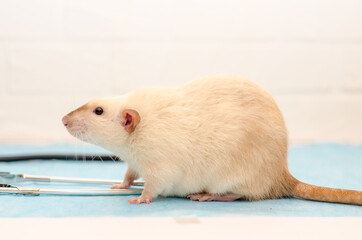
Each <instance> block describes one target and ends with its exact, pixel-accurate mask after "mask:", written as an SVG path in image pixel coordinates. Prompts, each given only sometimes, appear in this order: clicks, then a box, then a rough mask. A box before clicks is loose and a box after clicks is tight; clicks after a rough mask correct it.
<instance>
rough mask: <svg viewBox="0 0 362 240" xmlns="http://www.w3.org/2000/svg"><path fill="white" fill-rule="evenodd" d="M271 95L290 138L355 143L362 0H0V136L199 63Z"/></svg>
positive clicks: (22, 134) (47, 123) (179, 76)
mask: <svg viewBox="0 0 362 240" xmlns="http://www.w3.org/2000/svg"><path fill="white" fill-rule="evenodd" d="M215 74H236V75H240V76H244V77H246V78H249V79H251V80H253V81H255V82H257V83H258V84H260V85H261V86H263V87H264V88H265V89H267V90H269V91H270V92H271V93H272V94H273V95H274V96H275V98H276V100H277V101H278V103H279V104H280V107H281V109H282V111H283V113H284V115H285V118H286V122H287V125H288V129H289V132H290V138H291V140H292V141H293V142H310V141H340V142H353V143H362V124H361V122H362V1H359V0H345V1H342V0H339V1H336V0H334V1H332V0H305V1H299V0H298V1H297V0H274V1H268V0H255V1H242V0H229V1H223V0H183V1H168V0H152V1H148V0H138V1H126V0H106V1H100V0H52V1H47V0H36V1H26V0H0V107H1V111H0V142H9V141H26V142H34V141H37V142H44V141H64V140H71V139H72V138H71V137H70V136H69V135H68V133H67V132H66V131H65V129H63V126H62V125H61V123H60V119H61V117H62V115H64V114H65V113H67V112H68V111H70V110H72V109H73V108H75V107H76V106H79V105H81V104H83V103H84V102H86V101H87V100H89V99H91V98H94V97H98V96H106V95H114V94H122V93H125V92H127V91H129V90H132V89H134V88H137V87H141V86H149V85H163V86H177V85H180V84H183V83H185V82H188V81H191V80H193V79H196V78H199V77H203V76H206V75H215Z"/></svg>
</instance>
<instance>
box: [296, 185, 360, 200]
mask: <svg viewBox="0 0 362 240" xmlns="http://www.w3.org/2000/svg"><path fill="white" fill-rule="evenodd" d="M292 196H293V197H295V198H301V199H307V200H313V201H321V202H332V203H345V204H354V205H362V192H360V191H355V190H345V189H338V188H327V187H318V186H313V185H309V184H306V183H303V182H300V181H298V180H297V181H296V184H295V186H294V188H293V190H292Z"/></svg>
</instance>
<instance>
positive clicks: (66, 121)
mask: <svg viewBox="0 0 362 240" xmlns="http://www.w3.org/2000/svg"><path fill="white" fill-rule="evenodd" d="M62 122H63V124H64V126H66V127H67V126H68V125H69V117H68V115H66V116H64V117H63V118H62Z"/></svg>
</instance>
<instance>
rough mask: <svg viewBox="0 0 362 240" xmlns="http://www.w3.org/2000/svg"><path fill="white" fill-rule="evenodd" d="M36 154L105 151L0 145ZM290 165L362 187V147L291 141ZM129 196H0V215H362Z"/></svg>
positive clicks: (96, 172)
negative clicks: (143, 200)
mask: <svg viewBox="0 0 362 240" xmlns="http://www.w3.org/2000/svg"><path fill="white" fill-rule="evenodd" d="M39 153H44V154H45V153H68V154H73V153H78V154H80V155H82V154H85V153H91V154H98V153H100V154H101V153H107V152H106V151H104V150H102V149H100V148H97V147H93V146H90V145H78V146H76V145H70V144H52V145H7V144H2V145H0V156H5V155H6V156H9V155H19V154H39ZM289 169H290V171H291V173H292V174H293V175H294V176H295V177H296V178H298V179H299V180H301V181H304V182H307V183H311V184H314V185H320V186H325V187H336V188H346V189H354V190H360V191H362V146H361V145H343V144H336V143H319V144H310V145H294V146H291V147H290V150H289ZM125 170H126V165H125V164H124V163H122V162H119V161H116V162H112V161H105V162H101V161H83V160H82V159H81V158H79V159H77V160H66V161H58V160H50V161H41V160H32V161H21V162H0V172H1V171H2V172H12V173H24V174H38V175H49V176H64V177H87V178H105V179H122V177H123V175H124V173H125ZM18 186H23V187H30V186H37V187H41V188H86V186H84V185H75V184H72V185H70V184H49V183H48V184H47V183H41V184H40V183H21V184H18ZM105 187H107V188H108V186H105ZM88 188H89V186H88ZM93 188H94V187H93ZM128 198H130V196H50V195H40V196H26V195H10V194H0V203H1V204H0V217H243V216H273V217H276V216H279V217H285V216H287V217H347V216H348V217H357V216H358V217H362V206H353V205H345V204H332V203H322V202H313V201H306V200H298V199H277V200H264V201H255V202H246V201H235V202H193V201H190V200H188V199H182V198H161V197H160V198H157V199H155V200H154V201H153V202H152V203H151V204H150V205H147V204H142V205H130V204H128V203H127V199H128Z"/></svg>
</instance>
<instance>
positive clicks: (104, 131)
mask: <svg viewBox="0 0 362 240" xmlns="http://www.w3.org/2000/svg"><path fill="white" fill-rule="evenodd" d="M62 121H63V124H64V126H65V127H66V128H67V130H68V131H69V133H70V134H72V135H73V136H75V137H76V138H79V139H81V140H83V141H85V142H89V143H93V144H96V145H99V146H102V147H105V148H114V147H116V148H117V147H119V146H120V145H122V144H124V143H125V141H126V140H127V139H128V137H129V136H130V134H132V133H133V131H134V130H135V129H136V127H137V125H138V123H139V122H140V116H139V114H138V112H137V111H136V110H134V109H128V108H125V106H124V101H123V98H104V99H96V100H93V101H90V102H88V103H87V104H85V105H83V106H81V107H80V108H78V109H76V110H74V111H72V112H71V113H69V114H67V115H66V116H64V117H63V119H62Z"/></svg>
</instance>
